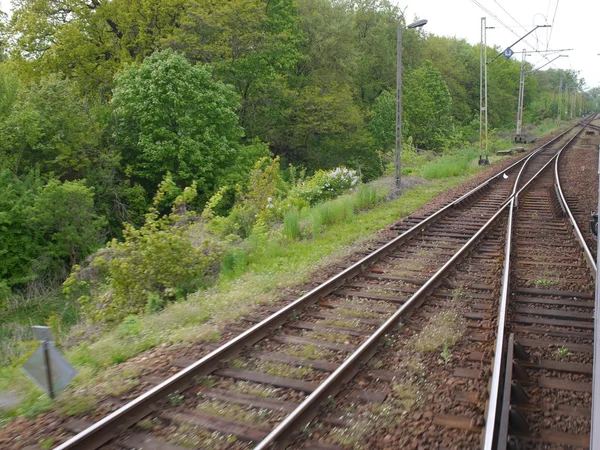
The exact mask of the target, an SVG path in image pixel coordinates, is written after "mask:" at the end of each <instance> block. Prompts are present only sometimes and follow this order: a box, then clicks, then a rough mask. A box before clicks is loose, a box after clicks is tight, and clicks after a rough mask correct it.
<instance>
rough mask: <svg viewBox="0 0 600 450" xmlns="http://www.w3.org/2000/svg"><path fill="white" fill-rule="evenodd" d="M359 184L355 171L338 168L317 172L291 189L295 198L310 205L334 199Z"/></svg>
mask: <svg viewBox="0 0 600 450" xmlns="http://www.w3.org/2000/svg"><path fill="white" fill-rule="evenodd" d="M359 182H360V178H359V176H358V174H357V173H356V171H355V170H351V169H347V168H346V167H338V168H336V169H334V170H331V171H329V172H326V171H323V170H319V171H317V172H316V173H315V174H314V175H313V176H312V178H310V179H309V180H308V181H306V182H304V183H302V184H301V185H299V186H297V187H296V188H294V189H293V191H292V192H291V195H290V196H297V197H300V198H301V199H303V200H306V201H307V202H309V203H310V204H311V205H314V204H316V203H320V202H323V201H325V200H329V199H332V198H335V197H337V196H339V195H341V194H343V193H344V192H345V191H347V190H348V189H351V188H353V187H354V186H356V185H357V184H358V183H359Z"/></svg>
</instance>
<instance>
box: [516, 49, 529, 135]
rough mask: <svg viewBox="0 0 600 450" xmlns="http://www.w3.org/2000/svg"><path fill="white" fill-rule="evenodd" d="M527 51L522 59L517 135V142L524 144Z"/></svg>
mask: <svg viewBox="0 0 600 450" xmlns="http://www.w3.org/2000/svg"><path fill="white" fill-rule="evenodd" d="M525 55H526V53H525V49H523V57H522V58H521V78H520V80H519V107H518V108H517V132H516V134H515V142H523V139H522V138H521V132H522V128H523V96H524V91H525Z"/></svg>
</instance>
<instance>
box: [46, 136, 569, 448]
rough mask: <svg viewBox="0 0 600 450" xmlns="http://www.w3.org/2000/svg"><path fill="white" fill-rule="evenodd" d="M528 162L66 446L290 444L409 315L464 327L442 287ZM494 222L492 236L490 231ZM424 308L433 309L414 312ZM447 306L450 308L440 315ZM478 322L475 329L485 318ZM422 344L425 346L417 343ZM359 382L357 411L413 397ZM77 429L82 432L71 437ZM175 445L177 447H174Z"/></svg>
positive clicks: (484, 254)
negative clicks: (358, 406)
mask: <svg viewBox="0 0 600 450" xmlns="http://www.w3.org/2000/svg"><path fill="white" fill-rule="evenodd" d="M576 128H578V127H576ZM573 132H574V131H571V130H569V131H567V132H565V133H563V134H561V135H560V136H558V137H557V138H556V139H555V140H554V141H553V142H559V141H561V142H562V141H564V140H566V139H568V138H569V137H570V136H571V135H572V133H573ZM553 149H554V147H553V146H552V142H551V143H549V144H546V146H544V147H542V148H541V149H539V150H538V151H536V152H535V153H534V154H533V155H532V158H531V162H532V163H530V164H525V167H526V168H527V169H526V170H525V172H524V175H523V176H529V174H530V173H531V174H533V173H535V172H536V171H537V170H536V169H535V167H533V164H539V163H537V160H538V159H539V158H542V159H549V158H547V154H548V153H551V152H552V151H554V150H553ZM528 156H529V155H528ZM533 156H535V157H533ZM527 160H529V159H528V157H526V158H523V160H521V161H520V162H518V163H515V164H514V165H513V166H511V167H510V168H508V169H506V170H505V171H503V172H502V173H500V174H498V175H497V176H495V177H493V178H492V179H490V180H488V181H487V182H485V183H483V184H482V185H480V186H478V187H477V188H475V189H474V190H472V191H471V192H469V193H468V194H466V195H464V196H462V197H460V198H459V199H457V200H456V201H454V202H452V203H451V204H449V205H448V206H446V207H444V208H443V209H441V210H440V211H438V212H437V213H435V214H433V215H431V216H429V217H427V218H425V219H423V220H416V219H415V218H413V219H412V220H413V221H416V222H417V223H416V224H415V225H414V226H412V227H410V228H409V229H408V230H405V231H404V230H403V229H402V227H404V226H405V225H406V224H405V223H403V224H402V225H400V226H399V227H398V230H399V231H400V232H402V233H401V234H400V236H398V237H397V238H395V239H394V240H392V241H391V242H388V243H385V244H384V245H383V246H382V247H380V248H379V249H377V250H375V251H374V252H373V253H371V254H369V255H367V256H366V257H365V258H363V259H362V260H361V261H359V262H357V263H356V264H354V265H352V266H351V267H349V268H347V269H345V270H344V271H342V272H341V273H340V274H338V275H336V276H334V277H332V278H331V279H329V280H328V281H326V282H325V283H323V284H322V285H320V286H319V287H317V288H315V289H313V290H312V291H310V292H308V293H307V294H305V295H303V296H302V297H301V298H299V299H296V300H294V301H292V302H290V303H289V304H288V305H287V306H285V307H283V308H282V309H279V310H277V311H276V312H275V313H274V314H273V315H272V316H270V317H269V318H267V319H265V320H262V321H258V319H253V318H252V317H247V322H248V328H245V329H242V330H235V331H238V332H239V335H238V336H237V337H236V338H234V339H232V340H231V341H229V342H227V343H226V344H224V345H223V346H221V347H219V348H217V349H215V350H214V351H213V352H211V353H210V354H208V355H207V356H205V357H203V358H201V359H200V360H198V361H195V362H190V364H189V365H188V364H185V363H184V362H182V361H180V362H179V363H180V364H182V365H185V366H186V367H185V368H184V369H183V370H182V371H181V372H179V373H178V374H177V375H175V376H173V377H171V378H170V379H168V380H165V381H164V382H162V383H160V384H158V385H157V386H156V387H155V388H153V389H151V390H150V391H149V392H147V393H145V394H143V395H141V396H140V397H138V398H136V399H134V400H133V401H132V402H130V403H128V404H126V405H124V406H122V407H120V408H119V409H117V410H116V411H115V412H113V413H112V414H110V415H109V416H107V417H106V418H104V419H102V420H100V421H99V422H97V423H96V424H94V425H92V426H91V427H88V428H85V429H84V430H82V431H81V432H80V433H79V434H77V435H76V436H75V437H73V438H72V439H70V440H68V441H67V442H64V443H63V444H61V445H59V446H58V447H57V448H58V449H61V450H64V449H74V448H81V449H91V448H98V447H100V446H102V445H105V444H106V445H108V446H109V447H111V448H120V447H124V448H133V447H141V446H143V447H144V448H171V447H169V446H172V448H180V447H181V446H184V445H185V446H190V445H191V446H196V447H202V448H206V447H219V446H221V447H223V448H225V447H226V448H246V447H247V446H248V445H249V444H250V445H256V447H255V448H267V447H268V446H271V445H275V446H284V445H285V444H286V443H288V442H289V440H290V438H292V437H294V434H293V431H297V430H299V429H300V427H301V426H303V425H305V424H306V423H307V422H309V421H310V420H311V419H312V418H313V417H314V416H315V415H316V414H317V413H318V411H319V409H320V407H322V406H323V404H324V403H330V402H328V399H331V398H333V397H334V396H335V395H336V394H337V393H338V392H339V391H340V390H342V389H343V388H344V386H345V385H346V384H348V382H350V380H351V379H352V378H353V377H354V375H355V374H356V373H357V371H358V370H359V369H360V368H361V366H362V365H363V364H364V363H365V362H367V361H368V360H369V359H370V358H371V357H372V356H373V354H374V353H375V352H376V351H377V350H378V345H379V344H381V343H382V342H384V343H386V342H387V343H388V345H393V339H392V336H393V335H392V334H391V333H392V331H393V330H394V329H395V328H396V327H397V325H398V324H399V323H400V322H401V321H404V320H405V318H406V317H407V315H408V314H409V313H412V312H413V311H415V310H418V311H425V315H426V316H428V317H429V319H430V320H429V321H425V322H424V321H421V322H420V325H421V326H422V327H421V329H420V330H419V325H416V326H415V327H414V328H413V329H412V330H413V331H414V332H415V333H416V332H418V331H421V332H425V334H427V330H429V329H433V330H434V331H435V325H436V323H437V322H440V323H442V327H441V328H443V325H444V323H443V322H444V321H449V322H452V323H451V325H452V328H453V329H456V330H460V329H461V326H462V315H460V314H457V313H456V312H455V314H451V315H444V313H445V312H447V311H446V310H447V309H448V308H450V309H452V308H453V307H454V306H453V305H452V304H451V303H448V299H450V300H452V299H453V298H455V297H456V296H457V293H456V292H455V291H456V289H453V286H456V285H453V284H452V283H453V282H452V281H448V280H446V281H444V278H445V277H447V275H448V273H449V271H450V270H451V269H452V268H453V267H454V266H455V265H456V263H458V262H459V261H460V260H461V259H462V258H464V257H465V255H466V254H467V252H468V251H471V250H473V249H474V247H475V245H476V244H477V243H478V242H479V241H480V240H481V239H483V238H486V233H487V232H488V230H489V229H490V226H491V225H492V224H494V223H495V222H496V221H497V220H498V219H499V218H500V217H502V215H503V214H504V213H505V211H506V210H507V209H508V208H507V207H506V205H507V204H508V203H507V199H508V198H509V197H510V195H511V192H512V189H513V180H514V179H516V178H517V174H518V173H519V172H520V171H521V168H522V167H523V165H524V161H527ZM503 205H504V206H503ZM501 207H502V208H501ZM407 223H408V224H411V222H407ZM485 224H487V225H488V227H487V229H486V230H484V229H483V228H482V226H483V225H485ZM409 226H410V225H409ZM495 233H497V231H493V232H490V234H489V235H488V236H487V238H486V240H487V244H486V242H485V241H484V244H483V246H482V247H478V249H477V251H476V252H475V253H473V254H472V255H471V256H470V259H469V260H468V261H471V263H470V264H471V266H470V267H471V269H472V268H473V267H477V269H476V270H480V269H481V271H482V272H481V273H482V274H483V271H484V270H485V268H486V264H487V262H488V261H491V260H494V259H497V258H498V255H499V252H498V250H497V243H496V242H494V241H497V240H498V235H497V234H495ZM459 250H461V252H458V251H459ZM457 252H458V253H457ZM463 265H464V263H463ZM471 271H473V270H471ZM478 273H479V272H478ZM460 276H461V275H458V276H457V280H459V279H460ZM488 280H489V281H491V283H492V284H491V285H477V284H476V283H475V284H473V289H474V290H475V291H477V290H482V291H489V290H490V286H493V283H494V282H493V273H490V274H489V278H488ZM442 283H444V284H442ZM434 291H435V295H434V296H432V295H431V294H432V292H434ZM490 296H491V294H489V293H484V294H482V297H484V298H488V297H490ZM471 297H472V296H471ZM426 299H428V300H427V303H426V305H425V306H426V307H425V309H422V308H421V309H419V308H417V307H418V306H420V305H421V304H422V303H423V302H424V301H425V300H426ZM440 299H441V300H440ZM438 304H439V305H441V306H442V307H443V308H445V309H444V310H442V309H440V310H438V311H436V308H437V307H438ZM428 308H429V309H428ZM474 308H475V309H477V306H474ZM474 314H477V313H472V314H471V317H472V318H473V320H474V321H475V322H476V321H477V320H478V318H477V317H479V318H481V317H482V316H481V313H479V314H480V316H477V317H476V316H475V315H474ZM465 317H468V315H467V316H465ZM436 321H437V322H436ZM256 322H258V323H256ZM253 323H255V324H254V325H252V324H253ZM406 323H407V326H406V327H405V330H408V329H411V328H410V327H411V324H412V321H411V323H408V322H406ZM430 325H431V326H430ZM473 325H474V323H468V324H467V326H473ZM480 325H481V324H479V325H477V324H475V326H480ZM428 327H429V328H428ZM403 331H404V330H403ZM457 333H458V331H457ZM434 334H435V333H434ZM414 337H415V339H417V340H418V337H419V336H418V335H415V336H414ZM434 340H435V339H434ZM384 353H385V352H384ZM240 355H241V356H240ZM442 358H444V359H445V358H446V357H442ZM203 377H204V378H203ZM358 379H359V381H358V384H357V382H353V384H352V386H351V387H350V388H348V389H344V392H343V399H344V401H352V402H353V403H354V404H358V405H360V408H358V409H361V410H363V411H375V410H376V407H374V406H373V405H379V406H378V407H379V408H386V407H388V406H389V405H388V404H386V403H385V402H386V400H387V399H388V397H390V396H391V397H394V399H395V400H397V401H400V403H402V399H403V398H405V393H403V387H402V385H399V384H398V383H394V380H395V374H393V373H391V372H390V371H387V372H381V371H379V372H378V371H377V369H375V370H366V373H365V371H361V372H360V374H359V377H358ZM363 379H366V380H367V383H368V384H365V383H363V381H364V380H363ZM386 379H387V380H389V381H390V382H392V384H391V389H392V391H394V392H392V393H391V392H390V390H389V387H390V385H389V383H388V384H386V383H382V382H380V383H373V382H372V381H373V380H380V381H382V380H386ZM390 394H392V395H390ZM393 405H396V406H397V405H398V404H397V403H394V404H393ZM405 406H406V405H405ZM405 409H406V410H407V409H408V408H407V407H405ZM327 414H328V416H327V417H326V416H325V415H322V417H323V419H322V423H323V424H325V426H328V427H332V428H331V430H329V431H328V432H327V433H316V434H315V436H314V437H318V436H320V435H324V436H325V437H329V439H325V440H329V441H332V442H338V444H337V445H338V447H339V446H344V445H345V442H344V439H346V437H347V436H348V435H349V434H351V433H350V431H351V430H353V429H356V427H355V425H354V422H353V419H352V418H348V414H347V411H341V410H339V407H338V406H337V405H331V404H330V405H329V408H328V412H327ZM381 416H384V414H381ZM445 419H447V418H445V417H444V416H442V415H440V416H439V417H438V418H437V419H436V420H437V424H438V425H439V426H440V427H442V428H443V427H444V424H445V422H444V420H445ZM134 424H135V426H133V425H134ZM78 427H81V423H77V424H76V425H75V427H74V429H75V428H78ZM149 430H151V433H149V432H148V431H149ZM211 432H218V433H219V435H216V434H211ZM223 436H225V437H223ZM336 436H337V439H335V437H336ZM360 438H361V436H359V437H357V438H356V439H360ZM167 439H168V440H169V441H171V442H172V444H168V445H167V444H166V443H165V442H164V440H167ZM300 440H301V441H302V440H303V442H304V444H303V445H305V446H306V447H313V448H335V447H332V445H333V446H335V445H336V444H326V443H323V442H316V441H315V440H314V439H312V438H311V437H310V436H308V437H307V436H306V434H305V435H302V436H300ZM107 443H108V444H107ZM153 446H154V447H153Z"/></svg>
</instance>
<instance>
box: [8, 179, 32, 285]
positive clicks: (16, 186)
mask: <svg viewBox="0 0 600 450" xmlns="http://www.w3.org/2000/svg"><path fill="white" fill-rule="evenodd" d="M40 189H41V181H40V179H39V176H38V174H35V173H30V174H28V175H27V176H25V177H23V178H19V177H17V176H15V174H14V173H12V172H11V171H9V170H8V169H2V170H0V191H1V192H2V195H1V196H0V285H1V284H2V282H5V283H6V284H8V286H12V285H17V284H22V283H25V282H27V281H29V280H31V279H32V278H34V274H33V271H32V267H31V261H32V260H33V259H35V258H36V257H37V256H38V255H39V253H40V246H39V242H38V241H37V240H36V239H32V234H31V231H32V230H31V228H30V227H29V224H28V220H27V218H28V217H27V213H26V210H27V209H28V208H30V207H31V206H32V205H33V202H34V200H35V197H36V196H37V194H38V192H39V190H40Z"/></svg>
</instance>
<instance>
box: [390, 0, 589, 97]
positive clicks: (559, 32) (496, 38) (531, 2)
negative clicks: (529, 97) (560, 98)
mask: <svg viewBox="0 0 600 450" xmlns="http://www.w3.org/2000/svg"><path fill="white" fill-rule="evenodd" d="M391 1H392V2H394V3H396V4H397V5H398V6H400V8H401V9H403V10H404V9H405V8H406V10H405V14H406V19H407V22H409V23H410V22H412V21H413V19H414V18H415V17H416V18H419V19H427V20H428V23H427V25H425V27H424V30H426V31H427V32H429V33H432V34H437V35H439V36H450V37H457V38H460V39H465V40H466V41H467V42H469V43H470V44H477V43H479V42H480V40H481V18H482V17H486V22H487V26H488V27H491V26H493V27H495V29H493V30H487V44H488V46H495V45H498V46H500V47H501V48H502V49H504V48H506V47H508V46H509V45H511V44H513V43H514V42H515V41H516V40H518V39H519V38H521V37H522V36H523V35H525V34H526V33H527V32H528V31H530V30H532V29H533V28H534V27H535V25H545V24H548V25H551V24H552V22H553V18H554V17H555V18H554V25H553V26H552V28H538V29H537V30H536V31H535V32H534V33H532V34H530V35H529V36H528V37H527V38H526V39H525V40H524V41H521V42H519V43H518V44H517V45H515V46H514V47H513V51H515V52H517V51H518V52H521V51H522V50H523V49H524V48H526V49H528V50H546V49H549V50H554V49H568V48H572V49H573V50H572V51H570V52H564V53H565V54H568V55H569V57H568V58H565V57H562V58H558V59H557V60H556V61H554V62H553V63H552V64H549V65H548V66H546V67H545V68H544V69H542V70H545V69H547V68H550V67H553V68H555V69H571V70H575V71H580V73H579V76H580V77H583V78H585V81H586V87H587V88H591V87H595V86H600V70H599V69H600V56H598V54H599V53H600V39H598V32H599V31H600V30H599V29H600V20H599V19H600V1H598V0H568V1H567V0H562V1H561V0H391ZM478 4H479V5H481V6H483V7H484V8H485V9H487V10H488V11H489V12H486V11H484V10H483V9H482V8H481V7H480V6H478ZM503 9H504V10H503ZM555 11H556V16H555ZM490 13H491V14H490ZM492 14H493V15H494V16H496V17H497V18H498V19H499V20H500V21H501V22H499V21H498V20H497V19H496V18H494V17H493V16H492ZM511 16H512V17H511ZM504 25H506V26H507V27H510V30H508V29H507V28H505V26H504ZM512 27H514V28H512ZM511 31H512V32H511ZM513 32H514V34H513ZM550 33H552V34H550ZM536 37H537V40H536ZM525 41H526V42H527V43H529V44H530V45H527V43H526V42H525ZM548 45H549V46H548ZM550 55H551V54H548V60H552V59H553V58H555V57H556V56H557V55H558V53H557V54H554V55H553V56H550ZM513 58H517V59H518V60H519V61H520V60H521V55H520V54H515V55H514V56H513ZM527 61H528V62H530V63H531V64H533V65H534V67H539V66H542V65H543V64H545V63H546V62H547V61H546V60H545V59H543V58H542V57H541V56H540V54H536V55H531V56H528V57H527ZM490 70H493V67H490Z"/></svg>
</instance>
